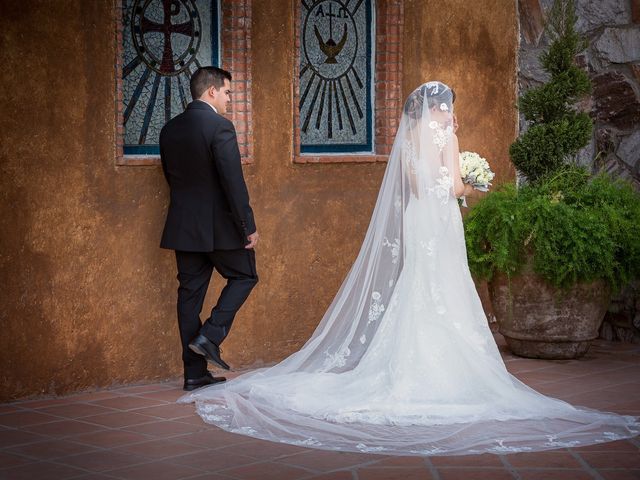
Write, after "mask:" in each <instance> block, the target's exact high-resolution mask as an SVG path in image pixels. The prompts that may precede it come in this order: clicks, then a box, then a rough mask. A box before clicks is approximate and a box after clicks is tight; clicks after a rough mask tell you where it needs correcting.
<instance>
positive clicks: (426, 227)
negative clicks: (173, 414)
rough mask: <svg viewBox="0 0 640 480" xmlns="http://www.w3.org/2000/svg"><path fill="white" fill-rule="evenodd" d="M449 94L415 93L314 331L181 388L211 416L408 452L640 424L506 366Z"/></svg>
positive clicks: (513, 445) (305, 440) (250, 430)
mask: <svg viewBox="0 0 640 480" xmlns="http://www.w3.org/2000/svg"><path fill="white" fill-rule="evenodd" d="M452 115H453V94H452V91H451V89H450V88H449V87H447V86H446V85H444V84H442V83H440V82H428V83H426V84H424V85H422V86H420V87H419V88H417V89H416V90H415V91H414V92H413V93H412V94H411V95H410V96H409V98H408V99H407V102H406V104H405V106H404V109H403V114H402V119H401V122H400V126H399V128H398V132H397V135H396V139H395V142H394V145H393V149H392V152H391V154H390V156H389V162H388V164H387V169H386V172H385V175H384V178H383V181H382V186H381V188H380V192H379V194H378V199H377V201H376V205H375V208H374V211H373V215H372V218H371V223H370V225H369V228H368V230H367V233H366V236H365V239H364V242H363V244H362V248H361V250H360V253H359V254H358V257H357V259H356V261H355V262H354V264H353V266H352V268H351V270H350V271H349V273H348V274H347V276H346V278H345V280H344V282H343V284H342V286H341V288H340V290H339V291H338V293H337V294H336V296H335V298H334V300H333V302H332V303H331V305H330V306H329V308H328V310H327V311H326V313H325V315H324V317H323V318H322V321H321V322H320V324H319V325H318V327H317V328H316V330H315V332H314V333H313V335H312V336H311V338H310V339H309V340H308V341H307V342H306V344H305V345H304V346H303V347H302V348H301V349H300V350H298V351H297V352H295V353H293V354H292V355H291V356H289V357H288V358H286V359H284V360H283V361H282V362H280V363H278V364H277V365H275V366H273V367H270V368H264V369H261V370H256V371H253V372H250V373H247V374H244V375H241V376H239V377H237V378H236V379H234V380H231V381H229V382H227V383H226V384H219V385H215V386H212V387H209V388H205V389H203V390H199V391H197V392H194V393H192V394H189V395H186V396H185V397H183V398H182V399H180V401H181V402H195V403H196V407H197V411H198V413H199V414H200V416H201V417H202V418H203V420H204V421H205V422H207V423H210V424H213V425H217V426H219V427H220V428H223V429H225V430H228V431H231V432H236V433H242V434H245V435H249V436H252V437H257V438H262V439H266V440H272V441H276V442H284V443H291V444H297V445H306V446H310V447H315V448H323V449H330V450H344V451H364V452H376V453H385V454H402V455H455V454H470V453H481V452H493V453H504V452H518V451H532V450H546V449H553V448H559V447H565V446H577V445H588V444H593V443H599V442H604V441H610V440H615V439H619V438H628V437H632V436H634V435H637V434H638V430H639V427H640V424H639V423H638V421H637V419H636V418H634V417H631V416H621V415H616V414H613V413H606V412H599V411H595V410H591V409H587V408H582V407H574V406H572V405H570V404H568V403H566V402H563V401H561V400H557V399H554V398H550V397H546V396H544V395H542V394H540V393H538V392H536V391H534V390H533V389H531V388H529V387H527V386H526V385H525V384H523V383H522V382H520V381H519V380H517V379H516V378H515V377H513V376H512V375H510V374H509V373H508V372H507V370H506V368H505V365H504V363H503V361H502V358H501V357H500V354H499V352H498V349H497V347H496V345H495V342H494V339H493V336H492V334H491V332H490V330H489V328H488V326H487V321H486V318H485V315H484V312H483V309H482V306H481V304H480V301H479V298H478V295H477V293H476V290H475V286H474V284H473V281H472V279H471V275H470V273H469V269H468V266H467V259H466V251H465V245H464V232H463V228H462V220H461V216H460V210H459V208H458V204H457V201H456V198H455V196H454V194H453V186H454V179H455V175H456V172H457V171H458V169H457V168H456V164H457V162H458V158H457V147H456V144H455V141H454V140H455V139H454V137H453V131H452V123H451V121H452Z"/></svg>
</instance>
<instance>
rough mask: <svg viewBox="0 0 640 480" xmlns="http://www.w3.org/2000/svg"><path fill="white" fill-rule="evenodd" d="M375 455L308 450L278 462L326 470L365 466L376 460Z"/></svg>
mask: <svg viewBox="0 0 640 480" xmlns="http://www.w3.org/2000/svg"><path fill="white" fill-rule="evenodd" d="M377 460H378V458H377V456H376V455H366V454H361V453H349V452H330V451H326V450H309V451H307V452H304V453H301V454H298V455H292V456H290V457H286V458H283V459H281V460H278V462H279V463H286V464H287V465H292V466H298V467H303V468H309V469H311V470H318V471H320V472H322V471H328V470H337V469H341V468H351V467H355V466H367V465H368V464H372V463H374V462H375V461H377Z"/></svg>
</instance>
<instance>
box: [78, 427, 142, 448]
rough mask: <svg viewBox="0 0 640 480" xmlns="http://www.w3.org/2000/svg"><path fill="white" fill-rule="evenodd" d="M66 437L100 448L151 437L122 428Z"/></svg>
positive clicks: (120, 445)
mask: <svg viewBox="0 0 640 480" xmlns="http://www.w3.org/2000/svg"><path fill="white" fill-rule="evenodd" d="M68 438H69V440H73V441H74V442H78V443H84V444H86V445H93V446H96V447H100V448H113V447H123V446H125V445H129V444H131V443H138V442H144V441H148V440H150V439H152V438H153V437H150V436H148V435H142V434H140V433H134V432H124V431H122V430H100V431H98V432H92V433H85V434H83V435H76V436H73V437H68Z"/></svg>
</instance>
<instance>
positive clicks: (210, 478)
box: [74, 473, 286, 480]
mask: <svg viewBox="0 0 640 480" xmlns="http://www.w3.org/2000/svg"><path fill="white" fill-rule="evenodd" d="M231 478H232V477H229V476H228V475H223V474H219V473H203V474H202V475H196V476H195V477H189V480H230V479H231ZM74 480H75V479H74ZM282 480H286V479H284V478H283V479H282Z"/></svg>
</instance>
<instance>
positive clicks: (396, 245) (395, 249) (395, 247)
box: [382, 237, 400, 264]
mask: <svg viewBox="0 0 640 480" xmlns="http://www.w3.org/2000/svg"><path fill="white" fill-rule="evenodd" d="M382 245H384V246H385V247H389V248H390V249H391V258H392V260H391V263H393V264H396V263H398V256H399V255H400V239H399V238H395V239H394V240H393V243H391V242H390V241H389V239H388V238H387V237H384V240H383V241H382Z"/></svg>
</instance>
